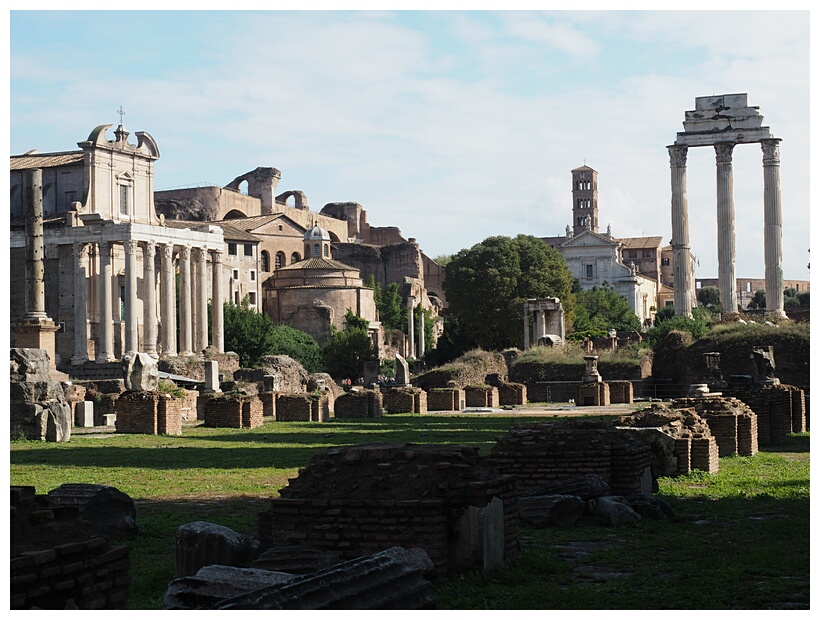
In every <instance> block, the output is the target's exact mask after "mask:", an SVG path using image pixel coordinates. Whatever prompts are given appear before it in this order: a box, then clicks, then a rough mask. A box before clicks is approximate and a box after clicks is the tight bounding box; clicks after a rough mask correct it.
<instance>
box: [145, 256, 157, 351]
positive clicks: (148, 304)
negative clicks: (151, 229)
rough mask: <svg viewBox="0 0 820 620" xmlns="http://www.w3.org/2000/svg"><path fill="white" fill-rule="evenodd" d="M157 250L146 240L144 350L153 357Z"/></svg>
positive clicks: (154, 347) (155, 333)
mask: <svg viewBox="0 0 820 620" xmlns="http://www.w3.org/2000/svg"><path fill="white" fill-rule="evenodd" d="M156 251H157V248H156V246H155V245H154V243H153V242H151V241H146V242H145V245H144V246H143V248H142V262H143V265H142V266H143V271H142V288H143V293H142V304H143V317H142V323H143V343H142V350H143V351H145V352H146V353H147V354H148V355H150V356H151V357H153V358H156V357H157V275H156V270H155V268H154V257H155V256H156Z"/></svg>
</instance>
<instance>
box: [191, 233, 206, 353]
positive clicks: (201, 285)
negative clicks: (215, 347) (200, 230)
mask: <svg viewBox="0 0 820 620" xmlns="http://www.w3.org/2000/svg"><path fill="white" fill-rule="evenodd" d="M196 262H197V264H196V276H197V284H196V299H195V300H194V304H195V306H196V312H195V314H196V317H197V323H196V338H195V340H194V342H195V349H196V352H197V353H202V352H203V351H204V350H205V349H207V348H208V250H206V249H205V248H199V249H198V250H197V257H196Z"/></svg>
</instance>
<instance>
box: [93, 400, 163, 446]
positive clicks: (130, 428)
mask: <svg viewBox="0 0 820 620" xmlns="http://www.w3.org/2000/svg"><path fill="white" fill-rule="evenodd" d="M158 400H159V395H158V394H156V393H155V392H124V393H123V394H121V395H120V397H119V398H118V399H117V403H116V407H115V412H116V414H117V420H116V422H115V424H116V429H117V432H118V433H137V434H144V435H156V434H157V432H158V428H159V427H158V423H157V401H158ZM94 417H95V418H96V417H97V407H96V405H95V407H94Z"/></svg>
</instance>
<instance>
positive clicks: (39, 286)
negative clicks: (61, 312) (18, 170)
mask: <svg viewBox="0 0 820 620" xmlns="http://www.w3.org/2000/svg"><path fill="white" fill-rule="evenodd" d="M28 186H29V187H28V204H27V213H26V238H27V245H26V290H25V299H26V314H25V318H26V319H28V320H36V321H39V320H43V319H48V315H47V314H46V288H45V264H44V262H43V261H44V259H45V245H44V243H43V171H42V170H40V169H39V168H36V169H34V170H29V171H28Z"/></svg>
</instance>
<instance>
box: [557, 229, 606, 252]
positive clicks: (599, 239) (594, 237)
mask: <svg viewBox="0 0 820 620" xmlns="http://www.w3.org/2000/svg"><path fill="white" fill-rule="evenodd" d="M591 246H597V247H601V246H610V247H617V246H618V242H617V241H616V240H615V239H613V238H611V237H607V236H605V235H600V234H598V233H596V232H592V231H591V230H585V231H584V232H582V233H579V234H577V235H575V236H574V237H571V238H570V239H568V240H566V241H564V243H562V244H561V247H562V248H582V247H591Z"/></svg>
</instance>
